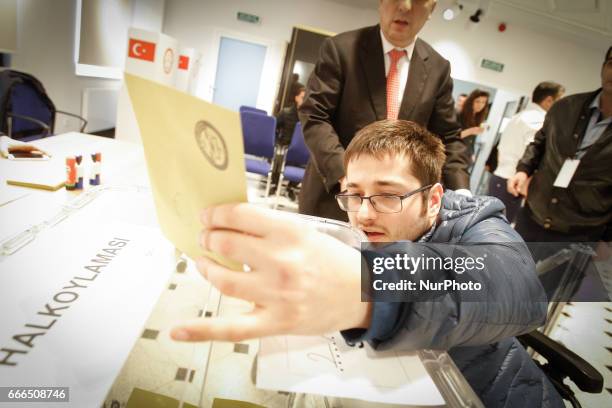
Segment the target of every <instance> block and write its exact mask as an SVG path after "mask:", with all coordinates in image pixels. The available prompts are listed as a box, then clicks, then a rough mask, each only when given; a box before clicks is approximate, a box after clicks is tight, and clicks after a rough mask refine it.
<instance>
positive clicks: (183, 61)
mask: <svg viewBox="0 0 612 408" xmlns="http://www.w3.org/2000/svg"><path fill="white" fill-rule="evenodd" d="M178 67H179V69H189V57H188V56H186V55H181V56H180V57H179V63H178Z"/></svg>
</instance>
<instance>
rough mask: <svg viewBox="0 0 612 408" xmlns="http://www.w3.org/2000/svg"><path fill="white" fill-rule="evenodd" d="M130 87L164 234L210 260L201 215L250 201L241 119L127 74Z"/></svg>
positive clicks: (186, 250) (191, 254) (185, 249)
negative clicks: (211, 208) (216, 207)
mask: <svg viewBox="0 0 612 408" xmlns="http://www.w3.org/2000/svg"><path fill="white" fill-rule="evenodd" d="M125 84H126V86H127V89H128V93H129V94H130V98H131V100H132V105H133V107H134V112H135V113H136V120H137V121H138V126H139V127H140V134H141V137H142V144H143V147H144V153H145V157H146V161H147V170H148V172H149V179H150V181H151V190H152V192H153V197H154V199H155V207H156V210H157V218H158V220H159V223H160V225H161V229H162V231H163V233H164V235H165V236H166V238H168V239H169V240H170V241H171V242H172V243H173V244H174V246H175V247H176V248H177V249H179V250H180V251H182V252H183V253H185V254H187V256H189V257H190V258H192V259H195V258H196V257H198V256H201V255H203V254H204V251H203V250H202V249H201V248H200V246H199V242H198V235H199V233H200V231H201V230H202V224H201V223H200V212H201V210H202V209H203V208H206V207H209V206H211V205H215V204H222V203H231V202H245V201H246V200H247V195H246V175H245V174H246V173H245V166H244V146H243V143H242V128H241V125H240V116H239V114H238V113H237V112H232V111H230V110H227V109H225V108H222V107H220V106H216V105H213V104H210V103H207V102H205V101H203V100H201V99H198V98H196V97H194V96H191V95H189V94H186V93H184V92H181V91H178V90H176V89H174V88H171V87H168V86H165V85H161V84H158V83H156V82H153V81H149V80H147V79H144V78H141V77H137V76H134V75H130V74H127V73H126V74H125ZM208 255H211V254H208ZM212 256H213V258H215V259H217V260H218V261H221V262H222V260H221V259H220V257H218V256H215V255H212ZM223 263H225V264H227V263H226V262H223ZM233 266H234V267H236V266H237V265H233Z"/></svg>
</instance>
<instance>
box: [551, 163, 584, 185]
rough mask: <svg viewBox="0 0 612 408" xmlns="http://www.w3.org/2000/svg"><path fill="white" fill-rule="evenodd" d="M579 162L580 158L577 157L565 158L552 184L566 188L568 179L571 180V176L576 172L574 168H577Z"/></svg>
mask: <svg viewBox="0 0 612 408" xmlns="http://www.w3.org/2000/svg"><path fill="white" fill-rule="evenodd" d="M579 164H580V160H578V159H565V162H564V163H563V166H562V167H561V171H559V174H558V175H557V178H556V179H555V182H554V183H553V186H555V187H561V188H567V186H569V183H570V181H572V177H574V173H576V169H577V168H578V165H579Z"/></svg>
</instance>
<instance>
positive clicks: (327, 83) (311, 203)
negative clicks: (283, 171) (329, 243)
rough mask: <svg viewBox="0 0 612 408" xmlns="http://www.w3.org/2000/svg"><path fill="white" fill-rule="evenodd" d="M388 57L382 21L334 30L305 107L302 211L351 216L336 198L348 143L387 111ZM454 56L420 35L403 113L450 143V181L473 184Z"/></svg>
mask: <svg viewBox="0 0 612 408" xmlns="http://www.w3.org/2000/svg"><path fill="white" fill-rule="evenodd" d="M386 86H387V80H386V76H385V62H384V55H383V48H382V41H381V39H380V27H379V26H378V25H376V26H373V27H366V28H362V29H359V30H356V31H350V32H346V33H342V34H339V35H337V36H335V37H331V38H327V39H326V40H325V41H324V43H323V45H322V46H321V50H320V56H319V61H318V62H317V64H316V67H315V69H314V71H313V73H312V75H311V77H310V80H309V81H308V86H307V89H306V98H305V100H304V103H303V104H302V106H301V107H300V111H299V114H300V121H301V122H302V125H303V131H304V139H305V141H306V144H307V146H308V148H309V149H310V152H311V159H310V162H309V164H308V166H307V168H306V174H305V175H304V180H303V182H302V189H301V192H300V212H301V213H303V214H310V215H316V216H320V217H328V218H335V219H340V220H347V216H346V213H344V212H343V211H341V210H340V208H339V207H338V204H337V203H336V202H335V200H334V194H336V193H337V192H338V190H339V185H338V180H339V179H340V178H341V177H343V176H344V168H343V159H344V149H345V148H346V147H347V146H348V144H349V142H350V141H351V139H352V138H353V136H354V135H355V133H356V132H357V131H358V130H360V129H361V128H363V127H365V126H366V125H368V124H370V123H372V122H375V121H377V120H381V119H385V118H386V116H387V106H386V104H387V103H386ZM452 89H453V82H452V79H451V78H450V64H449V62H448V61H447V60H445V59H444V58H442V57H441V56H440V55H439V54H438V53H437V52H436V51H434V49H433V48H431V46H429V45H428V44H427V43H426V42H424V41H422V40H420V39H417V41H416V44H415V46H414V53H413V55H412V59H411V61H410V68H409V73H408V82H407V83H406V89H405V92H404V96H403V99H402V104H401V106H400V111H399V119H406V120H411V121H414V122H416V123H418V124H420V125H422V126H425V127H427V128H428V129H429V130H430V131H431V132H432V133H434V134H436V135H438V136H439V137H440V138H441V139H442V141H443V142H444V144H445V145H446V154H447V161H446V164H445V167H444V171H443V179H444V180H443V181H444V185H445V187H447V188H450V189H460V188H469V187H468V186H469V175H468V170H467V169H468V166H469V162H470V158H469V156H468V155H467V154H466V145H465V144H464V142H463V141H462V140H461V138H460V137H459V132H460V127H459V124H458V123H457V119H456V114H455V108H454V105H453V99H452V94H451V93H452Z"/></svg>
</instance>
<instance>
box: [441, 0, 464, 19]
mask: <svg viewBox="0 0 612 408" xmlns="http://www.w3.org/2000/svg"><path fill="white" fill-rule="evenodd" d="M461 10H463V6H462V5H461V4H459V3H458V2H456V1H455V2H454V3H453V5H452V6H450V7H447V8H446V9H445V10H444V12H442V18H444V19H445V20H446V21H451V20H452V19H454V18H456V17H457V16H458V15H459V13H461Z"/></svg>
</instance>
